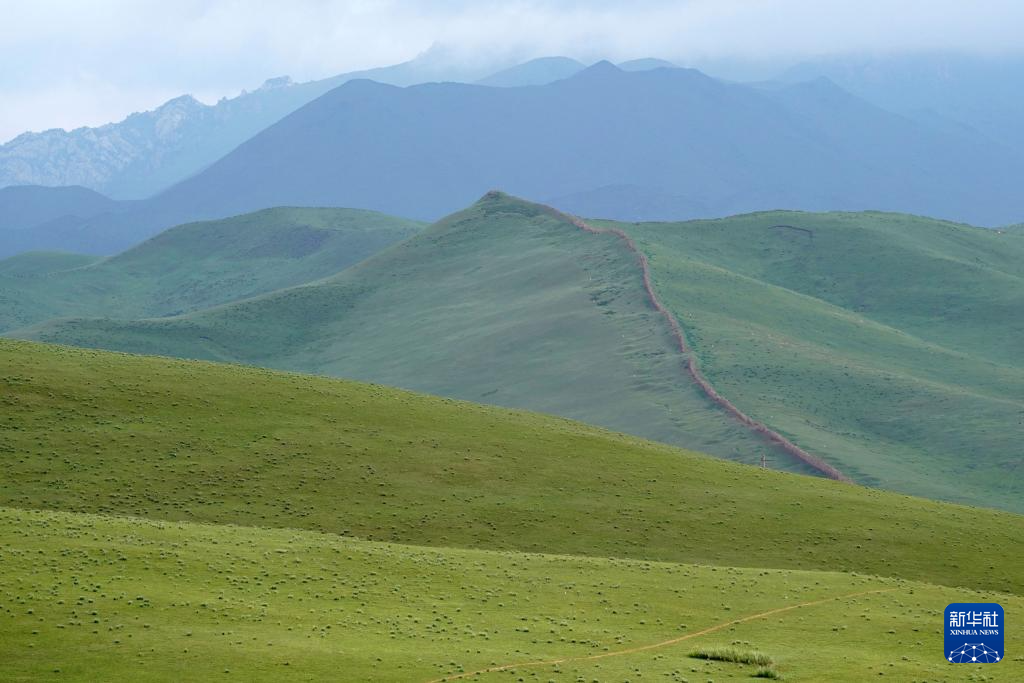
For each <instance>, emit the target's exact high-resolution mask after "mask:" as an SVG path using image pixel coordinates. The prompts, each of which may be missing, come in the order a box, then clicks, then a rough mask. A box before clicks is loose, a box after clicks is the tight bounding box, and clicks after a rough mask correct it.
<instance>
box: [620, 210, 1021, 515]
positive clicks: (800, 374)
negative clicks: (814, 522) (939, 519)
mask: <svg viewBox="0 0 1024 683" xmlns="http://www.w3.org/2000/svg"><path fill="white" fill-rule="evenodd" d="M606 225H617V226H618V227H621V228H622V229H624V230H626V231H627V232H628V233H629V234H631V235H632V236H633V237H634V238H635V239H636V240H637V243H638V245H639V246H640V248H641V249H642V250H643V251H644V252H645V253H646V254H647V255H648V257H649V260H650V264H651V268H652V273H653V278H654V284H655V289H656V290H657V292H658V293H659V296H660V297H661V298H662V300H663V301H664V303H665V304H666V305H667V306H668V307H669V308H670V309H671V310H672V311H673V312H674V313H675V314H676V316H677V317H678V318H679V319H680V321H681V322H682V323H683V325H684V327H686V329H687V332H688V337H689V339H690V341H691V343H692V345H693V346H694V347H695V350H696V353H697V354H698V357H699V359H700V361H701V366H702V368H703V370H704V372H705V374H706V375H707V376H708V378H709V379H710V381H711V382H712V384H713V385H714V386H715V387H716V388H717V389H718V390H719V391H721V392H722V393H723V394H724V395H725V396H727V397H728V398H729V399H731V400H732V401H733V402H734V403H735V404H737V405H738V406H739V407H740V409H742V410H744V411H745V412H747V413H748V414H750V415H752V416H753V417H754V418H755V419H759V420H762V421H764V422H766V423H767V424H769V426H771V427H773V428H775V429H777V430H779V431H780V432H782V433H783V434H785V435H786V436H787V437H789V438H791V439H792V440H794V441H795V442H796V443H797V444H798V445H800V446H802V447H804V448H806V449H807V450H809V451H811V452H812V453H814V454H817V455H820V456H822V457H824V458H825V459H827V460H828V461H830V462H831V463H833V464H834V465H836V466H837V467H838V468H839V469H840V470H842V471H843V472H845V473H846V474H848V475H850V476H853V477H854V478H856V479H858V480H860V481H862V482H866V483H871V484H875V485H880V486H883V487H886V488H893V489H897V490H902V491H906V492H908V493H914V494H917V495H924V496H929V497H936V498H943V499H948V500H958V501H965V502H971V503H974V504H979V505H993V506H999V507H1005V508H1008V509H1013V510H1021V509H1024V503H1022V501H1024V480H1022V478H1021V477H1020V472H1021V471H1022V468H1024V461H1022V455H1021V450H1020V444H1021V443H1022V442H1024V343H1022V342H1021V339H1022V338H1024V241H1022V240H1020V239H1018V238H1016V237H1013V236H1010V235H1006V234H1000V233H998V232H996V231H990V230H983V229H978V228H972V227H969V226H964V225H957V224H953V223H947V222H943V221H935V220H929V219H924V218H916V217H911V216H903V215H895V214H882V213H871V212H867V213H858V214H844V213H831V214H811V213H799V212H768V213H759V214H750V215H746V216H738V217H734V218H729V219H722V220H716V221H693V222H687V223H664V224H653V223H652V224H639V225H634V224H606Z"/></svg>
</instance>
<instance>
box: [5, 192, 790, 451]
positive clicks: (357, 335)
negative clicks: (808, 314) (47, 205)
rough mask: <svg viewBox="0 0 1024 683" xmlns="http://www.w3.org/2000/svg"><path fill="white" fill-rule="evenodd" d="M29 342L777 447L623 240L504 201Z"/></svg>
mask: <svg viewBox="0 0 1024 683" xmlns="http://www.w3.org/2000/svg"><path fill="white" fill-rule="evenodd" d="M19 334H24V336H27V337H31V338H35V339H39V340H44V341H59V342H61V343H68V344H73V345H78V346H91V347H100V348H108V349H115V350H125V351H134V352H140V353H149V354H159V355H169V356H179V357H186V358H204V359H211V360H222V361H234V362H243V363H249V364H255V365H263V366H268V367H275V368H282V369H289V370H300V371H303V372H314V373H319V374H327V375H334V376H341V377H348V378H354V379H363V380H369V381H374V382H381V383H384V384H390V385H395V386H402V387H405V388H409V389H415V390H420V391H428V392H430V393H435V394H440V395H444V396H452V397H456V398H462V399H467V400H473V401H482V402H486V403H492V404H496V405H503V406H508V407H520V408H529V409H531V410H539V411H543V412H548V413H554V414H557V415H563V416H566V417H571V418H575V419H580V420H584V421H587V422H590V423H593V424H599V425H602V426H606V427H610V428H613V429H617V430H620V431H624V432H628V433H631V434H636V435H640V436H645V437H648V438H653V439H657V440H660V441H665V442H668V443H674V444H679V445H683V446H685V447H688V448H694V449H699V450H702V451H705V452H709V453H713V454H715V455H719V456H723V457H728V458H733V459H738V460H743V461H746V462H756V461H757V460H758V459H759V458H760V455H761V453H762V452H764V451H765V450H766V449H767V446H766V445H765V444H764V442H763V441H761V440H760V439H758V438H756V437H754V436H752V435H751V434H749V433H748V432H747V431H746V430H745V429H744V428H742V427H741V426H740V425H738V424H737V423H735V422H734V421H733V420H731V419H730V418H729V417H727V416H726V415H724V414H723V413H721V412H720V411H719V410H717V409H715V408H714V407H713V406H712V405H711V404H710V403H709V402H708V401H707V400H706V399H705V398H704V397H703V395H701V394H700V392H699V391H698V390H697V388H696V387H695V386H694V385H693V384H692V383H691V382H690V381H689V380H688V379H687V378H686V376H685V374H684V372H683V368H682V363H681V359H680V358H679V356H678V354H677V353H676V352H675V351H674V350H673V348H672V346H671V344H670V340H669V338H668V335H667V330H666V327H665V325H664V321H663V320H661V319H660V318H658V317H657V315H656V314H655V313H654V312H653V311H652V310H651V308H650V307H649V305H648V303H647V301H646V299H645V294H644V292H643V289H642V284H641V280H640V274H639V270H638V268H637V264H636V260H635V256H634V255H633V254H632V253H630V252H629V251H628V250H627V249H625V248H624V246H623V245H622V244H621V242H620V241H619V240H618V239H616V238H614V237H612V236H594V235H588V234H586V233H584V232H583V231H581V230H580V229H579V228H577V227H576V226H574V225H572V224H571V223H570V222H569V221H567V220H565V219H564V218H563V217H560V216H558V215H556V214H554V213H553V212H551V211H550V210H548V209H546V208H545V207H541V206H539V205H535V204H530V203H527V202H523V201H520V200H517V199H514V198H511V197H508V196H505V195H500V194H497V193H494V194H490V195H488V196H487V197H486V198H484V199H483V200H481V201H480V202H479V203H477V204H476V205H474V206H473V207H471V208H470V209H468V210H466V211H463V212H461V213H459V214H455V215H454V216H452V217H450V218H448V219H446V220H444V221H442V222H440V223H438V224H436V225H434V226H433V227H431V228H430V229H428V230H427V231H425V232H424V233H423V234H421V235H419V236H418V237H416V238H415V239H412V240H408V241H406V242H404V243H402V244H399V245H396V246H395V247H393V248H391V249H389V250H387V251H385V252H383V253H381V254H379V255H378V256H376V257H374V258H371V259H369V260H368V261H365V262H363V263H361V264H359V265H358V266H355V267H353V268H350V269H348V270H346V271H344V272H342V273H340V274H338V275H337V276H335V277H332V278H329V279H326V280H322V281H319V282H316V283H313V284H311V285H308V286H302V287H296V288H292V289H288V290H283V291H280V292H275V293H272V294H268V295H266V296H263V297H258V298H254V299H251V300H248V301H243V302H238V303H235V304H231V305H227V306H222V307H218V308H214V309H210V310H206V311H200V312H196V313H193V314H190V315H185V316H180V317H176V318H172V319H164V320H142V321H133V322H127V321H125V322H117V321H110V320H97V319H93V320H74V321H57V322H55V323H51V324H46V325H42V326H40V327H37V328H34V329H30V330H27V331H23V332H22V333H19ZM776 460H778V462H777V463H776V464H777V465H778V466H779V467H783V468H795V469H797V468H799V466H798V465H797V464H794V463H791V462H790V461H789V460H788V459H785V458H782V457H781V456H780V457H779V458H777V459H776ZM801 471H802V470H801Z"/></svg>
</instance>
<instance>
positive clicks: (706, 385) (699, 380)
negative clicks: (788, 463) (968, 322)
mask: <svg viewBox="0 0 1024 683" xmlns="http://www.w3.org/2000/svg"><path fill="white" fill-rule="evenodd" d="M567 218H568V220H569V221H570V222H571V223H572V224H573V225H575V226H576V227H578V228H580V229H581V230H584V231H585V232H589V233H592V234H595V235H602V234H612V235H615V236H616V237H618V238H620V239H621V240H622V241H623V242H624V243H625V245H626V247H627V248H628V249H629V250H630V251H632V252H633V253H634V254H636V256H637V261H638V262H639V263H640V268H641V270H642V271H643V282H644V289H645V290H646V291H647V296H648V298H649V299H650V302H651V305H652V306H654V309H655V310H656V311H658V312H659V313H660V314H661V315H662V316H663V317H664V318H665V320H666V321H667V322H668V324H669V327H670V328H671V330H672V337H673V338H674V339H675V340H676V343H677V344H678V346H679V350H680V351H681V352H682V353H683V355H684V356H685V357H686V369H687V371H688V372H689V373H690V377H692V378H693V381H694V382H695V383H696V384H697V386H699V387H700V388H701V390H703V391H704V393H705V394H707V396H708V398H710V399H711V400H712V401H713V402H714V403H715V404H716V405H718V406H720V407H721V408H722V409H723V410H725V411H726V412H727V413H729V414H730V415H731V416H733V417H734V418H736V419H737V420H739V421H740V422H741V423H743V424H744V425H746V426H747V427H749V428H750V429H752V430H753V431H755V432H757V433H758V434H760V435H762V436H764V437H765V438H767V439H768V440H769V441H771V442H772V443H773V444H775V445H776V446H778V447H779V448H780V449H781V450H783V451H784V452H786V453H787V454H789V455H790V456H792V457H794V458H796V459H797V460H799V461H801V462H803V463H804V464H806V465H809V466H811V467H813V468H814V469H815V470H817V471H818V472H821V473H822V474H823V475H825V476H826V477H828V478H829V479H835V480H836V481H845V482H849V481H851V480H850V478H849V477H847V476H846V475H844V474H843V473H842V472H840V471H839V470H838V469H836V468H835V467H833V466H832V465H830V464H828V463H827V462H825V461H824V460H822V459H821V458H819V457H817V456H815V455H811V454H810V453H808V452H807V451H805V450H804V449H802V448H800V447H799V446H797V445H796V444H795V443H793V442H792V441H790V440H789V439H787V438H786V437H784V436H783V435H782V434H779V433H778V432H776V431H774V430H773V429H770V428H769V427H768V426H767V425H765V424H764V423H761V422H758V421H757V420H755V419H753V418H752V417H750V416H749V415H747V414H746V413H744V412H743V411H742V410H740V409H739V408H737V407H736V406H735V405H733V403H732V402H731V401H729V399H727V398H725V397H724V396H722V395H721V394H720V393H718V391H716V390H715V388H714V387H713V386H711V383H710V382H708V380H707V378H705V377H704V374H703V373H702V372H701V371H700V368H699V367H698V366H697V360H696V354H694V353H692V351H691V349H690V347H689V345H688V344H687V343H686V335H685V334H684V333H683V328H682V326H681V325H680V324H679V321H678V320H676V317H675V316H674V315H672V314H671V313H670V312H669V311H668V309H667V308H665V306H664V305H662V303H661V301H660V300H659V299H658V297H657V295H656V294H655V293H654V287H653V286H652V285H651V269H650V266H649V265H648V263H647V256H646V255H644V254H643V253H642V252H641V251H640V250H639V249H637V247H636V244H635V243H634V242H633V240H632V238H630V236H629V235H627V234H626V233H625V232H623V231H622V230H619V229H618V228H605V229H601V228H595V227H592V226H590V225H588V224H587V223H586V222H584V221H583V220H582V219H579V218H576V217H575V216H567Z"/></svg>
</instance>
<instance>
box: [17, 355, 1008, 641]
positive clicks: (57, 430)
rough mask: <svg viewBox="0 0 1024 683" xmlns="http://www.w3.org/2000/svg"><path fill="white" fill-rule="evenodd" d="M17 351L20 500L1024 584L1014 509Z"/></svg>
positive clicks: (396, 398)
mask: <svg viewBox="0 0 1024 683" xmlns="http://www.w3.org/2000/svg"><path fill="white" fill-rule="evenodd" d="M0 367H3V368H4V370H3V374H2V376H0V405H2V410H3V412H2V416H3V417H2V419H0V430H2V433H3V439H2V441H0V444H2V448H3V450H4V460H5V468H4V477H3V479H0V505H4V506H8V507H19V508H25V509H56V510H63V511H69V512H96V513H107V514H120V515H134V516H138V517H146V518H151V519H161V520H183V521H196V522H213V523H231V524H242V525H248V526H262V527H279V528H284V529H291V530H294V529H307V530H312V531H318V532H325V533H341V534H344V535H351V536H357V537H360V538H364V539H372V540H384V541H395V542H401V543H415V544H423V545H437V546H445V547H452V546H460V547H475V548H489V549H496V550H516V551H524V550H525V551H536V552H550V553H558V554H579V555H589V556H600V557H620V558H635V559H642V560H666V561H674V562H696V563H702V564H704V563H712V564H722V565H735V566H749V567H762V568H765V567H773V568H788V569H816V570H836V569H839V570H844V571H856V572H861V573H870V574H876V575H882V576H895V577H901V578H905V579H913V580H922V581H928V582H934V583H942V584H944V585H949V586H963V587H965V589H969V588H972V589H988V590H999V591H1004V592H1014V593H1017V594H1019V593H1020V592H1021V591H1022V590H1024V568H1022V567H1021V565H1020V563H1019V562H1018V561H1017V559H1018V557H1017V553H1018V549H1019V547H1020V545H1021V543H1022V542H1024V521H1022V519H1024V518H1022V517H1020V516H1018V515H1014V514H1010V513H1005V512H996V511H992V510H984V509H973V508H966V507H960V506H956V505H951V504H946V503H937V502H932V501H926V500H922V499H916V498H910V497H907V496H902V495H898V494H893V493H884V492H880V491H874V490H871V489H866V488H862V487H859V486H854V485H850V484H843V483H839V482H833V481H829V480H825V479H819V478H812V477H802V476H796V475H792V474H785V473H778V472H772V471H768V470H763V469H760V468H754V467H748V466H745V465H738V464H734V463H727V462H723V461H721V460H717V459H714V458H708V457H704V456H699V455H696V454H693V453H690V452H687V451H682V450H679V449H675V448H671V447H669V446H664V445H660V444H655V443H651V442H646V441H642V440H639V439H636V438H631V437H625V436H622V435H618V434H613V433H609V432H606V431H603V430H601V429H597V428H594V427H589V426H586V425H582V424H579V423H574V422H569V421H566V420H561V419H558V418H552V417H548V416H542V415H537V414H532V413H523V412H516V411H508V410H504V409H499V408H491V407H485V406H480V405H474V404H469V403H462V402H456V401H451V400H446V399H440V398H434V397H429V396H422V395H417V394H411V393H406V392H402V391H399V390H396V389H389V388H384V387H381V386H376V385H365V384H358V383H354V382H345V381H339V380H331V379H327V378H320V377H312V376H303V375H294V374H281V373H275V372H271V371H266V370H257V369H252V368H244V367H237V366H225V365H216V364H208V363H197V362H187V361H173V360H167V359H159V358H146V357H136V356H125V355H121V354H112V353H108V352H100V351H87V350H77V349H66V348H61V347H53V346H46V345H39V344H31V343H26V342H16V341H10V340H4V341H0ZM979 529H984V533H982V534H979V533H978V530H979ZM289 533H294V532H293V531H289ZM89 535H91V534H89ZM993 538H998V539H1000V542H999V543H992V542H991V539H993ZM65 542H67V541H65ZM104 547H105V546H104ZM231 547H232V546H230V545H229V546H227V547H226V548H225V550H230V548H231ZM979 557H983V558H984V560H982V561H979V559H978V558H979ZM115 558H116V555H112V556H111V561H113V560H114V559H115ZM315 566H319V562H317V563H316V564H314V565H312V566H307V568H305V569H304V568H302V566H301V565H299V564H297V563H296V564H295V569H294V573H296V574H298V573H302V574H305V573H306V571H310V570H313V569H314V567H315ZM151 573H152V574H154V575H155V574H158V572H151ZM225 578H226V577H225ZM721 578H722V581H728V578H727V577H726V576H725V575H723V576H722V577H721ZM684 583H685V582H684ZM676 587H677V588H681V587H682V586H676ZM103 592H107V591H103ZM527 592H528V591H527ZM113 594H114V595H118V594H120V591H118V592H117V593H113ZM140 594H142V595H145V594H144V593H140ZM21 595H22V597H24V594H21ZM125 597H126V598H127V599H131V596H125ZM736 597H737V596H736V595H731V596H730V598H729V599H730V600H735V599H736ZM11 599H12V598H6V597H5V600H4V604H12V603H10V602H8V601H9V600H11ZM14 599H17V598H14ZM214 600H216V598H214ZM258 602H259V601H254V602H253V604H254V605H257V604H258ZM740 602H743V601H742V600H741V601H740ZM727 604H734V605H736V606H737V608H738V606H739V602H735V603H727ZM69 607H70V606H69ZM929 614H930V615H931V616H930V617H929V618H932V617H934V613H933V612H931V611H929ZM737 616H739V615H737ZM0 618H2V617H0ZM115 623H125V622H123V621H120V622H115ZM692 626H693V625H692V624H691V627H692ZM114 637H116V636H114Z"/></svg>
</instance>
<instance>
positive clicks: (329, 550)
mask: <svg viewBox="0 0 1024 683" xmlns="http://www.w3.org/2000/svg"><path fill="white" fill-rule="evenodd" d="M0 559H2V561H3V563H4V571H3V572H2V573H0V600H2V601H3V604H4V606H5V607H4V608H0V634H2V635H0V647H3V648H4V654H5V656H4V657H3V658H0V678H3V679H4V680H5V681H30V680H31V681H38V680H50V679H60V680H68V679H71V680H97V679H102V680H104V681H132V682H133V683H134V682H136V681H168V680H181V679H183V678H187V679H190V680H224V679H237V680H245V681H292V680H295V681H308V680H311V679H312V680H323V679H331V680H343V681H370V680H373V681H383V680H387V681H418V682H420V683H423V682H425V681H438V680H443V679H448V680H458V679H460V678H463V677H465V678H466V679H468V680H474V681H485V682H488V681H504V680H516V679H518V678H522V679H524V680H532V679H533V678H534V677H535V676H536V677H538V680H543V681H559V682H562V681H566V682H569V681H572V682H575V681H579V680H587V681H592V680H619V681H621V680H636V679H637V678H639V679H640V680H647V679H648V678H653V679H656V680H660V679H664V680H669V681H680V680H700V681H706V680H714V681H750V680H752V678H751V677H752V676H753V675H754V674H755V673H756V672H757V671H758V669H767V670H769V671H774V672H775V673H776V674H777V675H781V676H782V677H783V679H785V680H819V681H820V680H831V681H839V680H843V681H854V680H861V681H863V680H869V679H875V678H878V677H879V674H884V675H885V678H884V679H883V680H891V679H896V680H905V681H909V680H922V677H926V678H927V679H928V680H943V679H944V678H945V677H946V676H948V675H949V672H950V668H949V664H947V663H946V662H945V660H944V659H943V658H942V657H941V656H940V655H941V652H942V647H943V643H942V638H941V634H940V631H939V629H937V628H936V624H937V622H936V605H943V604H945V603H946V602H947V601H948V600H949V596H950V589H948V588H942V587H939V586H933V585H928V584H921V583H908V582H904V581H894V580H891V579H879V578H875V577H865V576H855V575H851V574H841V573H831V572H804V571H780V570H767V571H766V570H763V569H733V568H726V567H707V566H693V565H680V564H664V563H651V562H639V561H623V560H607V559H600V558H593V559H585V558H579V557H569V556H565V555H559V556H551V555H546V556H545V555H534V554H524V553H496V552H483V551H479V550H453V549H450V548H438V549H427V548H416V547H409V546H400V545H392V544H384V543H375V542H367V541H359V540H356V539H352V538H343V537H338V536H336V535H333V534H317V533H311V532H305V531H296V530H294V529H289V530H272V529H254V528H245V527H234V526H211V525H206V524H190V523H165V522H153V521H149V520H139V519H130V518H117V517H103V516H96V515H85V514H67V513H56V512H29V511H24V510H12V509H4V508H0ZM41 567H45V571H40V568H41ZM958 594H962V593H958ZM969 595H970V597H971V599H973V600H984V601H990V600H991V601H998V602H999V603H1000V604H1002V606H1003V608H1004V609H1005V610H1006V612H1007V614H1010V613H1019V612H1020V610H1022V609H1024V600H1022V599H1021V598H1020V597H1017V596H1011V595H1007V594H1005V593H1003V594H991V593H973V592H972V593H970V594H969ZM765 613H767V614H765ZM757 615H765V616H761V617H758V616H757ZM1022 646H1024V638H1022V636H1021V635H1020V631H1019V630H1018V629H1011V630H1010V631H1009V632H1008V634H1007V640H1006V648H1007V652H1012V653H1016V652H1020V650H1021V647H1022ZM638 649H639V650H638ZM715 649H719V650H723V651H726V652H729V651H732V652H736V653H739V654H741V655H746V654H747V653H760V655H759V656H760V658H761V660H762V662H765V661H770V662H771V664H768V665H764V664H760V665H759V664H754V663H742V662H737V663H734V662H729V661H714V660H703V659H697V658H694V657H691V656H690V655H691V654H692V653H695V652H697V651H700V650H715ZM555 660H557V662H558V663H555ZM964 668H967V667H963V666H961V669H964ZM1022 668H1024V665H1022V664H1021V661H1020V660H1019V658H1017V657H1013V658H1012V659H1011V658H1010V657H1007V658H1006V659H1005V661H1004V662H1002V663H1000V664H999V665H998V666H984V667H981V668H980V669H979V670H978V671H977V672H975V671H974V670H971V669H969V668H968V669H967V671H968V672H969V674H968V675H973V674H975V673H979V674H982V675H984V676H985V679H984V680H990V681H1012V680H1019V679H1020V676H1021V673H1022ZM484 669H496V670H495V671H493V672H491V673H473V672H477V671H481V670H484ZM763 675H766V674H762V676H763ZM449 677H453V678H449Z"/></svg>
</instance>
